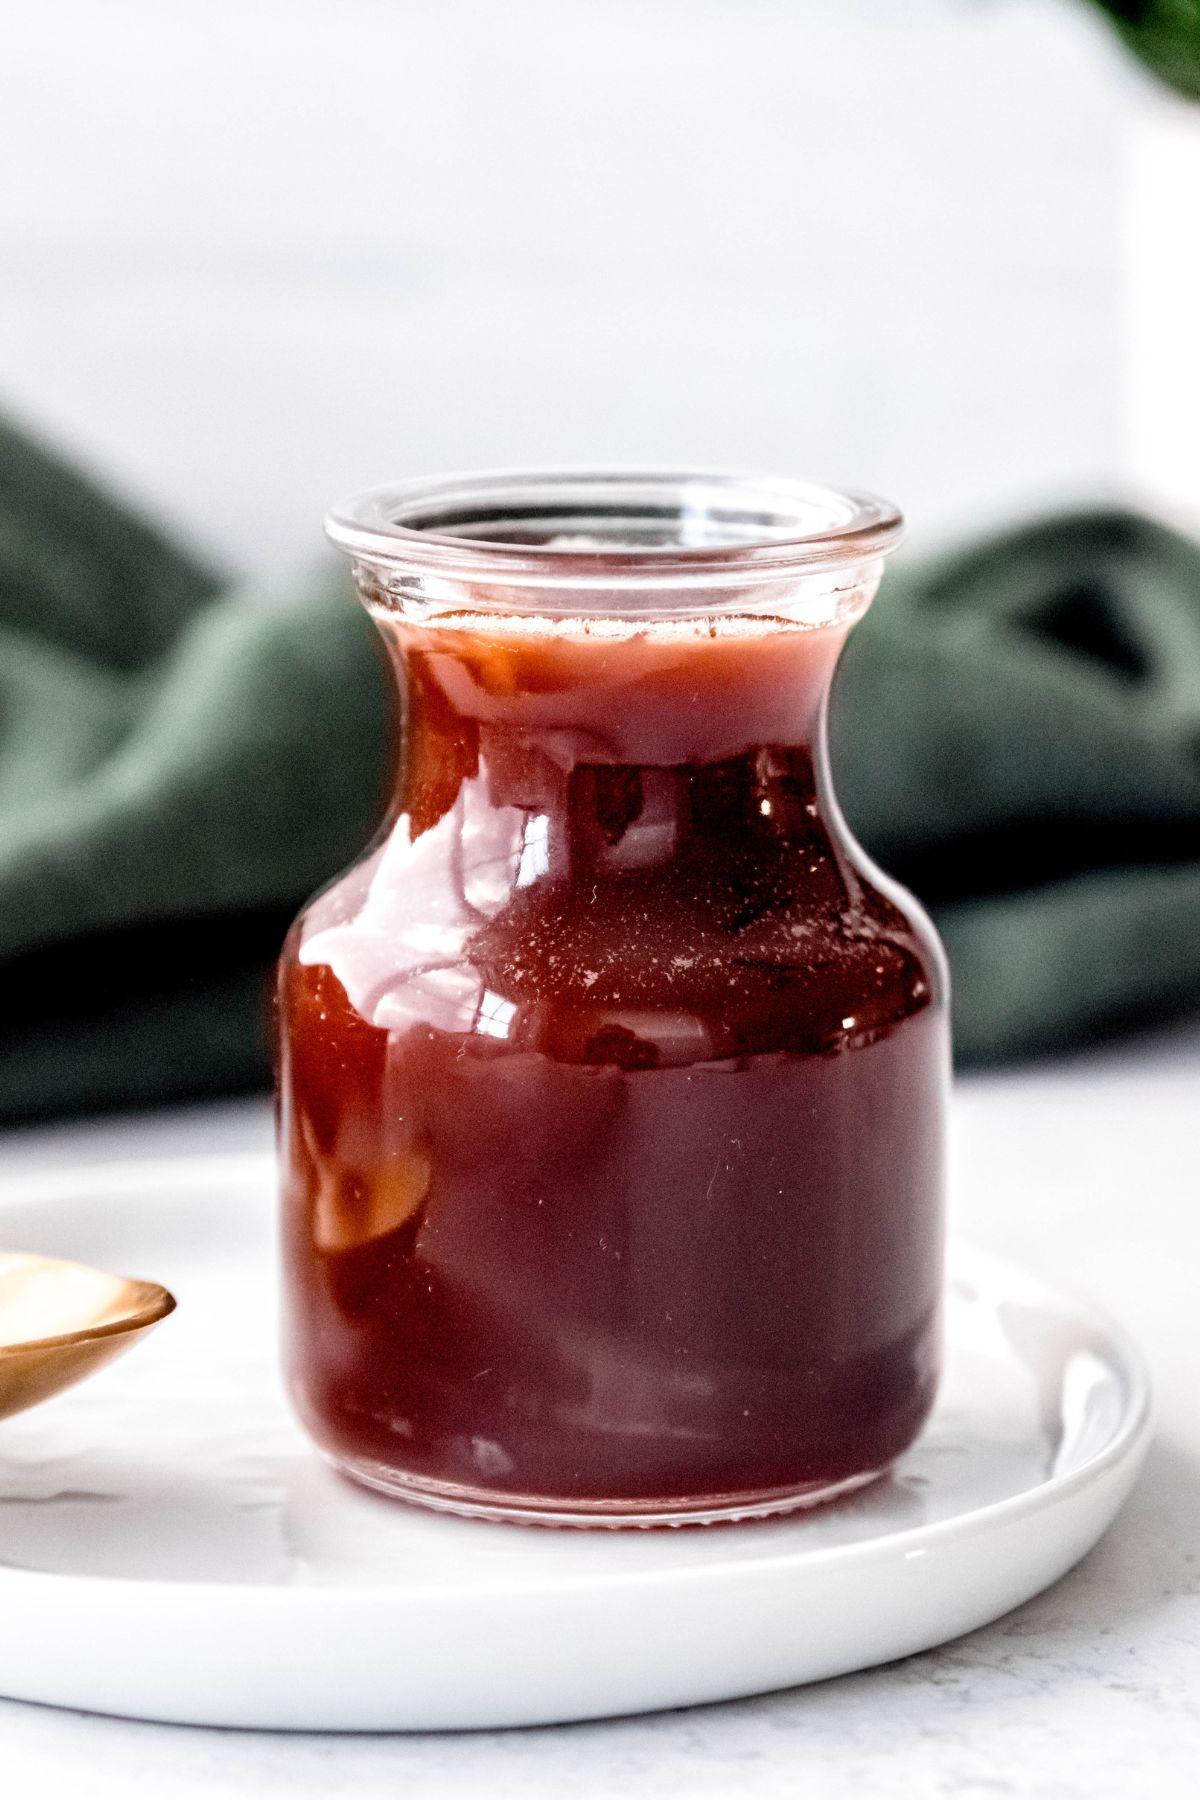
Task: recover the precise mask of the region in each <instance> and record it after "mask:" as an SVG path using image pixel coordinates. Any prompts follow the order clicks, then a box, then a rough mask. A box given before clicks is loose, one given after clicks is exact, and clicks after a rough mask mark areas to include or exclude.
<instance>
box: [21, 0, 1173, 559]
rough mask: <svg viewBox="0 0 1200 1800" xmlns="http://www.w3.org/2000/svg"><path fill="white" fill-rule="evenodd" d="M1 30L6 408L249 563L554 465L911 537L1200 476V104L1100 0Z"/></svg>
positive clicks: (76, 12)
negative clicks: (340, 514) (351, 519)
mask: <svg viewBox="0 0 1200 1800" xmlns="http://www.w3.org/2000/svg"><path fill="white" fill-rule="evenodd" d="M3 36H4V43H3V56H2V58H0V167H2V168H3V169H4V170H5V172H6V175H5V179H4V181H3V183H0V269H2V273H3V280H2V281H0V405H4V404H7V405H9V406H10V407H12V406H15V407H17V408H18V409H19V410H20V411H21V412H22V413H23V414H24V415H25V416H26V417H27V418H29V419H30V420H31V421H34V422H38V423H40V424H41V425H42V426H43V427H44V428H45V429H46V430H47V431H48V432H50V433H51V434H53V435H56V436H60V437H62V438H63V439H64V440H65V441H67V442H68V443H69V444H71V445H72V446H74V447H76V448H78V449H79V450H81V451H83V452H86V453H88V454H90V455H91V456H92V457H93V458H98V459H99V461H100V462H101V463H102V464H103V465H104V466H106V467H107V468H108V469H109V470H110V471H111V472H112V473H113V474H114V475H115V476H116V477H117V478H118V479H119V480H120V481H121V482H122V483H123V484H124V485H125V486H126V487H127V488H128V489H130V490H131V491H132V492H134V493H135V494H137V495H140V496H142V497H144V498H146V499H148V500H150V501H152V502H156V503H159V504H160V505H161V506H162V507H163V508H164V509H165V510H166V511H167V512H168V513H169V514H170V515H173V516H174V517H176V518H177V519H179V520H180V521H182V522H184V523H185V524H186V525H187V526H188V527H190V529H191V531H192V533H193V534H194V535H195V537H196V538H197V539H198V541H199V542H201V543H202V544H204V545H206V546H208V547H209V548H210V549H212V550H213V551H215V552H216V553H218V554H219V555H220V556H221V557H222V558H224V559H225V560H227V561H228V562H230V563H231V564H234V565H239V566H252V567H255V568H259V569H269V568H282V567H285V566H288V565H290V564H292V563H294V562H296V561H298V560H302V559H303V558H304V557H305V556H306V555H310V554H312V552H313V551H314V549H315V546H316V542H317V531H316V522H317V520H318V519H319V516H320V514H321V512H322V511H323V509H324V507H325V505H326V504H327V503H328V502H329V501H330V500H331V499H332V498H334V497H337V496H339V495H340V494H342V493H343V492H345V491H347V490H349V489H353V488H355V487H357V486H360V485H362V484H364V483H367V482H370V481H376V480H380V479H384V478H388V477H390V476H394V475H397V474H400V473H406V472H416V471H430V470H435V469H439V468H447V467H453V466H481V465H488V464H496V463H512V462H520V461H530V460H537V459H546V460H567V461H575V462H579V461H586V460H602V459H606V458H607V459H618V460H625V461H630V460H651V461H672V460H674V461H691V462H715V463H721V464H726V465H743V466H761V467H769V468H778V469H780V470H783V471H789V472H796V473H808V474H810V475H813V476H816V477H819V478H826V479H829V480H832V481H851V482H858V483H860V484H864V485H869V486H875V487H877V488H880V489H882V490H883V491H885V492H888V493H891V494H894V495H895V496H896V497H897V498H899V499H900V500H901V501H902V502H903V503H904V504H905V505H906V506H907V508H908V510H909V512H910V514H911V515H912V517H913V520H914V525H915V527H916V530H917V533H918V536H921V537H928V536H931V535H935V534H937V533H939V532H942V531H944V530H952V529H958V528H960V527H961V528H968V527H971V526H973V525H975V524H977V523H978V522H979V521H980V520H982V519H983V518H985V517H987V518H991V517H994V516H1001V515H1003V514H1004V513H1006V512H1008V511H1009V510H1011V509H1015V508H1018V507H1021V506H1026V505H1033V506H1042V505H1045V504H1047V503H1049V502H1051V501H1053V500H1054V499H1056V498H1059V497H1062V496H1067V495H1072V494H1089V493H1094V492H1098V491H1101V490H1109V489H1111V487H1112V486H1113V485H1114V483H1117V482H1119V481H1122V480H1128V479H1129V478H1132V479H1133V480H1134V481H1135V482H1138V483H1141V484H1142V485H1146V484H1147V483H1148V484H1149V487H1150V489H1151V492H1152V497H1153V496H1157V495H1158V494H1159V493H1161V494H1162V496H1163V497H1164V498H1167V499H1178V498H1181V497H1182V498H1183V499H1184V500H1185V502H1186V500H1187V498H1188V491H1189V484H1190V475H1189V477H1188V480H1183V479H1181V476H1180V446H1179V444H1178V443H1177V442H1176V441H1175V440H1174V439H1172V437H1171V432H1172V429H1174V430H1175V434H1176V438H1178V437H1179V436H1181V435H1182V436H1183V437H1185V438H1186V439H1187V440H1188V441H1189V442H1190V443H1191V444H1192V445H1193V446H1194V443H1195V437H1196V433H1195V431H1194V429H1193V428H1192V426H1191V420H1192V418H1194V417H1195V412H1194V411H1193V410H1191V408H1190V407H1189V408H1188V409H1186V411H1185V410H1184V409H1182V408H1181V404H1180V378H1179V370H1178V355H1177V354H1176V349H1175V348H1173V346H1174V347H1177V346H1178V345H1179V344H1180V343H1187V342H1189V341H1190V340H1191V338H1192V336H1193V333H1192V330H1191V327H1190V326H1189V324H1188V319H1189V318H1194V316H1195V314H1194V309H1192V308H1191V301H1192V299H1194V293H1193V294H1189V292H1188V290H1187V285H1186V282H1185V283H1184V284H1183V288H1182V292H1181V282H1180V276H1181V269H1180V266H1179V265H1180V260H1181V258H1182V259H1183V261H1184V263H1185V264H1187V263H1188V260H1189V258H1190V259H1191V261H1190V266H1191V270H1192V273H1194V265H1195V254H1194V252H1192V251H1191V250H1190V249H1188V248H1185V249H1183V250H1181V249H1180V248H1179V243H1180V240H1181V239H1182V240H1183V242H1184V244H1185V245H1186V244H1187V241H1188V238H1189V233H1188V232H1187V231H1186V230H1181V229H1180V225H1181V220H1182V219H1185V218H1186V217H1187V215H1188V211H1190V200H1188V194H1190V193H1191V192H1192V191H1194V190H1191V189H1190V188H1188V190H1187V193H1186V194H1184V195H1183V196H1182V198H1180V196H1178V195H1177V194H1175V192H1174V190H1173V189H1172V188H1171V185H1170V180H1169V179H1168V180H1167V181H1166V183H1165V184H1164V179H1163V175H1164V171H1166V173H1167V176H1168V178H1169V176H1170V172H1171V171H1172V170H1174V169H1176V168H1177V167H1178V164H1179V161H1180V145H1181V142H1182V143H1183V144H1185V145H1186V146H1187V147H1188V148H1189V150H1190V151H1191V152H1192V154H1193V156H1194V160H1195V161H1197V162H1200V113H1198V114H1197V116H1196V120H1195V121H1193V119H1192V118H1191V117H1190V116H1188V117H1187V118H1186V119H1185V118H1184V117H1183V109H1182V108H1181V107H1178V108H1173V107H1172V106H1171V105H1170V104H1169V103H1167V102H1165V101H1163V100H1162V99H1160V98H1159V97H1158V96H1157V94H1156V91H1155V90H1154V89H1153V87H1152V86H1151V84H1150V83H1149V81H1148V80H1145V79H1144V78H1143V77H1142V76H1141V75H1140V74H1138V73H1137V72H1136V71H1135V70H1134V69H1133V68H1132V67H1131V66H1130V65H1129V64H1128V63H1127V61H1126V59H1125V58H1124V57H1123V55H1122V54H1121V53H1120V52H1119V51H1118V49H1117V48H1116V46H1115V45H1114V44H1113V42H1112V41H1111V39H1110V37H1109V35H1108V33H1107V32H1106V31H1105V29H1104V28H1103V27H1102V25H1101V24H1100V23H1099V22H1098V21H1097V20H1096V19H1095V17H1094V16H1093V15H1092V13H1091V12H1090V11H1089V10H1088V9H1087V8H1085V7H1084V6H1083V5H1081V4H1076V3H1075V0H505V4H504V5H496V4H488V0H336V3H335V0H204V3H203V4H201V3H199V0H173V3H172V4H170V5H163V4H161V3H159V0H104V4H97V3H96V0H37V4H36V5H35V4H33V0H21V3H17V4H12V5H10V6H9V7H8V8H7V9H6V12H5V20H4V34H3ZM1177 115H1178V116H1177ZM1193 124H1194V126H1195V129H1194V131H1193ZM1164 134H1165V135H1164ZM1193 147H1194V148H1193ZM1185 202H1186V207H1185V205H1184V203H1185ZM1181 207H1183V208H1184V210H1182V211H1181ZM1191 235H1194V234H1191ZM1164 271H1165V272H1166V274H1165V275H1164ZM1182 273H1183V274H1187V273H1188V269H1187V268H1186V267H1185V268H1184V269H1183V271H1182ZM1167 276H1169V280H1166V277H1167ZM1164 282H1166V285H1169V286H1170V288H1171V291H1172V295H1173V299H1172V300H1171V302H1170V305H1169V306H1168V304H1167V301H1166V299H1165V298H1164ZM1172 306H1173V308H1174V311H1173V313H1172V312H1171V307H1172ZM1164 308H1165V309H1166V312H1165V313H1164ZM1164 333H1165V336H1164ZM1172 421H1174V424H1173V423H1172ZM1184 454H1185V456H1186V445H1185V446H1184ZM1196 460H1197V462H1198V463H1200V455H1198V456H1197V459H1196ZM1181 489H1182V494H1181V492H1180V490H1181Z"/></svg>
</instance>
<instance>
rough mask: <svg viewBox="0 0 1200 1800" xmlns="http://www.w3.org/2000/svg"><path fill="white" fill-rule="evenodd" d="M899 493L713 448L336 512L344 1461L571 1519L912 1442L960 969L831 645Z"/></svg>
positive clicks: (288, 1149)
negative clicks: (363, 620) (872, 771)
mask: <svg viewBox="0 0 1200 1800" xmlns="http://www.w3.org/2000/svg"><path fill="white" fill-rule="evenodd" d="M900 530H901V521H900V517H899V515H898V514H897V513H896V511H895V510H894V509H893V508H892V507H890V506H887V505H885V504H883V503H882V502H878V501H874V500H871V499H868V498H864V497H861V496H857V495H848V494H838V493H832V492H829V491H826V490H824V489H820V488H815V487H810V486H807V485H804V484H800V483H794V482H790V481H768V480H756V479H749V478H742V477H737V476H726V475H710V474H638V473H619V472H618V473H603V472H600V473H583V472H579V473H575V472H566V473H560V474H555V473H548V474H545V473H533V472H530V473H515V474H498V475H484V476H469V477H460V478H450V479H446V480H437V481H426V482H410V483H407V484H404V485H402V486H397V487H394V488H390V489H388V490H386V491H379V492H374V493H371V494H369V495H367V496H366V497H365V498H363V499H361V500H359V501H356V502H354V503H352V504H350V505H348V506H345V507H343V508H341V509H340V510H338V511H337V512H335V513H334V514H333V516H332V518H331V520H330V522H329V531H330V534H331V536H332V537H333V539H334V541H335V542H336V543H337V544H339V545H340V546H341V547H342V548H343V549H344V550H346V551H347V552H348V553H349V554H350V556H351V557H352V558H353V561H354V571H355V575H356V578H357V582H358V587H359V590H360V593H361V596H362V598H363V600H364V601H365V603H366V605H367V607H368V608H369V610H370V612H371V615H372V617H373V618H374V620H375V622H376V624H377V625H378V627H379V630H380V631H381V633H382V634H383V638H384V641H385V643H386V645H387V647H388V650H389V652H390V654H391V657H392V660H393V662H394V664H395V668H396V672H397V675H398V676H399V677H400V679H401V682H402V684H403V688H404V692H405V695H406V706H405V731H404V740H405V742H404V754H403V758H402V769H401V772H400V774H399V778H398V781H397V785H396V792H395V799H394V803H393V805H392V807H391V810H390V812H389V815H388V818H387V820H386V823H385V825H384V827H383V829H382V830H381V832H380V833H379V835H378V837H377V838H376V840H375V842H374V844H373V845H372V846H371V848H370V849H369V850H367V851H366V853H365V854H364V855H363V857H362V858H361V860H360V861H359V862H358V863H357V864H356V865H355V866H354V867H353V868H352V869H351V870H350V871H349V872H348V873H347V874H345V875H343V876H341V877H340V878H339V879H338V880H336V881H335V882H333V883H332V885H331V886H329V887H328V888H326V889H325V890H324V892H323V893H321V894H320V895H319V896H318V897H317V898H316V899H315V900H314V901H312V903H311V904H310V905H309V906H308V907H307V908H306V909H305V911H304V912H303V913H302V914H301V916H300V918H299V919H298V921H297V923H296V925H295V927H294V928H293V930H292V932H291V934H290V936H289V938H288V941H287V945H286V948H285V951H284V956H283V961H282V966H281V972H280V989H279V1008H280V1044H281V1049H280V1136H281V1158H282V1169H283V1249H284V1259H285V1275H286V1282H285V1294H286V1338H287V1364H288V1371H289V1379H290V1384H291V1391H292V1394H293V1396H294V1400H295V1404H296V1406H297V1407H298V1409H299V1412H300V1415H301V1417H302V1419H303V1420H304V1423H305V1424H306V1426H307V1428H308V1430H309V1431H310V1432H311V1434H312V1436H313V1437H314V1439H315V1440H316V1442H317V1444H318V1445H319V1446H320V1447H321V1449H322V1450H323V1451H324V1452H325V1454H326V1455H327V1456H328V1457H329V1458H330V1459H331V1460H332V1461H333V1462H334V1463H336V1464H337V1465H338V1466H339V1467H340V1468H342V1469H343V1470H344V1471H345V1472H346V1473H348V1474H349V1475H351V1476H354V1477H356V1478H357V1479H358V1480H360V1481H363V1482H366V1483H367V1484H368V1485H370V1486H372V1487H375V1488H379V1489H382V1490H384V1491H386V1492H388V1493H391V1494H395V1495H400V1496H403V1497H404V1498H406V1499H408V1500H413V1501H418V1502H420V1503H422V1504H424V1505H427V1506H433V1507H438V1508H444V1509H450V1510H453V1511H456V1512H462V1513H469V1514H482V1515H487V1516H492V1517H499V1518H506V1519H514V1520H523V1521H530V1522H533V1521H541V1522H546V1523H555V1524H576V1525H588V1524H596V1525H649V1524H662V1523H670V1524H675V1523H681V1522H685V1521H689V1520H691V1521H705V1522H711V1521H715V1520H718V1519H736V1518H748V1517H753V1516H757V1515H762V1514H768V1513H776V1512H783V1511H786V1510H789V1509H791V1508H793V1507H796V1506H803V1505H806V1504H810V1503H812V1502H814V1501H817V1500H824V1499H828V1498H829V1497H831V1496H833V1495H835V1494H839V1493H842V1492H845V1491H846V1490H848V1489H850V1488H853V1487H856V1486H858V1485H860V1484H861V1483H863V1482H866V1481H869V1480H870V1479H872V1478H873V1477H874V1476H877V1475H878V1474H879V1473H880V1472H881V1471H883V1470H885V1469H886V1468H887V1467H888V1466H889V1464H891V1463H892V1462H893V1461H894V1460H895V1458H896V1457H897V1456H898V1455H899V1454H900V1453H901V1452H902V1451H903V1450H904V1449H905V1448H906V1446H907V1445H908V1444H909V1443H911V1441H912V1439H913V1438H914V1437H915V1435H916V1433H917V1432H918V1430H919V1429H920V1426H921V1424H922V1421H923V1420H924V1419H925V1417H926V1415H927V1413H928V1411H929V1408H930V1405H931V1403H932V1401H933V1397H934V1390H935V1386H936V1382H937V1376H938V1362H939V1310H940V1298H941V1257H942V1138H943V1107H944V1097H945V1086H946V1071H947V1060H948V1059H947V1027H946V1011H945V974H944V964H943V958H942V955H941V951H940V949H939V946H938V943H937V940H936V937H935V935H934V933H933V930H932V927H931V926H930V924H929V922H928V921H927V919H926V918H925V917H924V915H923V914H922V913H921V912H920V911H919V909H918V908H917V907H916V905H915V904H914V902H913V901H912V900H911V899H910V898H909V896H908V895H907V894H905V893H904V892H903V891H901V890H900V889H898V888H897V887H896V886H895V884H894V883H892V882H890V881H888V880H887V879H886V878H885V877H884V876H883V875H881V874H880V872H879V871H878V870H877V869H876V868H874V867H873V865H872V864H871V863H870V862H869V861H868V860H867V858H866V857H865V855H864V854H863V852H862V850H861V849H860V848H859V847H858V845H857V844H856V843H855V842H854V840H853V839H852V838H851V837H850V835H849V833H848V831H847V829H846V826H845V824H844V822H843V820H842V817H841V815H840V813H839V811H838V807H837V804H836V801H835V799H834V797H833V793H832V790H831V787H830V781H829V773H828V768H827V762H826V752H825V712H826V701H827V696H828V690H829V684H830V680H831V677H832V675H833V672H834V667H835V664H836V662H837V659H838V655H839V652H840V650H841V647H842V644H843V642H844V640H845V637H846V634H847V632H848V631H849V629H850V627H851V626H852V625H853V623H854V622H855V620H856V619H857V618H859V616H860V615H861V614H862V612H863V611H864V609H865V608H866V606H867V605H868V603H869V601H870V599H871V597H872V595H873V593H874V590H875V588H876V586H877V583H878V580H879V576H880V573H881V569H882V557H883V555H884V553H885V552H886V551H887V550H888V549H889V548H890V547H891V546H892V545H893V544H894V543H895V542H896V540H897V538H898V536H899V534H900Z"/></svg>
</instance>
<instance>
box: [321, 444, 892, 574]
mask: <svg viewBox="0 0 1200 1800" xmlns="http://www.w3.org/2000/svg"><path fill="white" fill-rule="evenodd" d="M325 530H326V532H327V534H328V536H329V537H330V538H331V540H332V541H333V543H334V544H336V545H337V547H338V548H339V549H340V550H343V551H345V552H346V553H347V554H348V555H350V556H351V557H353V558H354V559H355V561H356V562H359V563H363V564H366V565H368V566H373V567H377V568H379V569H381V570H383V571H388V572H392V571H394V572H397V573H405V572H407V573H411V574H427V575H436V574H443V575H447V576H454V577H458V578H459V579H464V578H470V577H472V576H474V577H476V578H477V579H480V580H484V581H486V582H487V583H488V584H489V586H492V585H494V584H500V585H504V584H506V583H512V584H513V585H515V586H521V587H540V586H553V587H555V588H558V589H560V590H563V589H565V590H571V589H588V588H603V589H606V590H612V589H613V588H623V587H627V586H639V587H643V588H644V587H647V586H650V587H653V586H657V585H662V586H679V585H681V584H684V585H690V584H691V583H692V582H703V581H714V582H716V583H718V584H720V585H727V584H730V585H741V584H743V583H746V582H747V581H750V582H753V581H757V580H762V579H768V580H769V579H779V578H786V577H787V576H788V575H796V576H802V575H805V574H808V573H811V572H820V571H823V570H836V569H844V568H846V567H847V566H851V565H861V564H865V563H869V562H872V561H874V560H876V559H878V558H880V557H882V556H883V555H885V554H886V553H887V552H888V551H890V550H892V549H894V548H895V546H896V545H897V544H898V543H899V542H900V539H901V538H902V536H903V533H904V520H903V517H902V515H901V513H900V511H899V509H898V508H897V507H895V506H893V505H892V504H891V503H890V502H889V501H887V500H883V499H880V498H878V497H877V496H876V495H874V494H869V493H863V492H860V491H857V490H850V489H846V490H838V489H835V488H829V487H823V486H821V485H819V484H817V483H814V482H807V481H798V480H794V479H792V478H790V477H781V476H772V475H759V474H754V473H747V472H742V471H739V470H724V469H683V470H678V469H669V468H664V469H655V468H620V467H613V468H601V469H591V468H569V467H568V468H544V469H541V468H528V469H523V468H518V469H496V470H481V471H472V472H470V473H465V474H457V475H437V476H426V477H423V478H420V479H416V480H408V481H399V482H393V483H388V484H386V485H384V486H382V487H375V488H370V489H368V490H367V492H365V493H362V494H358V495H355V496H353V497H352V498H350V499H349V500H346V501H343V502H342V503H341V504H340V505H338V506H335V507H334V508H333V510H332V511H331V512H330V513H329V515H328V517H327V518H326V520H325ZM493 532H494V533H495V535H494V536H493V535H491V534H492V533H493ZM522 534H523V535H522Z"/></svg>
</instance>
